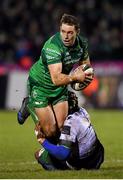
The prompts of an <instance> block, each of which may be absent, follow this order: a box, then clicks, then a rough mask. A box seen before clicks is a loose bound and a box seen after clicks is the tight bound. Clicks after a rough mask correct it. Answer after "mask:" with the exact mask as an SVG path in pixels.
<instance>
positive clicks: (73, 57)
mask: <svg viewBox="0 0 123 180" xmlns="http://www.w3.org/2000/svg"><path fill="white" fill-rule="evenodd" d="M87 57H88V44H87V40H86V39H85V38H83V37H80V36H77V38H76V42H75V44H74V46H72V47H66V46H65V45H64V44H63V42H62V40H61V36H60V33H59V32H58V33H56V34H55V35H54V36H52V37H51V38H49V39H48V40H47V41H46V42H45V44H44V46H43V48H42V51H41V56H40V58H39V60H38V61H37V62H36V63H35V64H34V65H33V66H32V68H31V69H30V72H29V77H30V79H32V80H33V81H35V82H36V83H37V84H38V86H40V87H41V89H42V88H43V89H45V92H46V90H49V92H50V90H51V93H52V91H54V92H56V93H57V92H60V91H62V90H63V89H64V88H65V87H66V86H59V87H58V86H55V85H54V84H53V82H52V80H51V76H50V73H49V70H48V65H49V64H55V63H62V72H63V73H64V74H69V72H70V71H71V69H72V67H73V65H74V64H75V63H78V62H79V61H80V60H85V59H87Z"/></svg>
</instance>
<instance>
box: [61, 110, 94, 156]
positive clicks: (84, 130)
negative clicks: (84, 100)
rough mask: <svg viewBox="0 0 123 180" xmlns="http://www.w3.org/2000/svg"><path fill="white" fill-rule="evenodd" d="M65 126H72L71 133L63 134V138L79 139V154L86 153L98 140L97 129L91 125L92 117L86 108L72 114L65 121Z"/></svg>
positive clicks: (68, 139) (72, 140) (69, 139)
mask: <svg viewBox="0 0 123 180" xmlns="http://www.w3.org/2000/svg"><path fill="white" fill-rule="evenodd" d="M64 126H69V127H70V134H69V135H68V134H63V133H62V134H61V136H60V139H61V140H67V141H71V142H75V141H76V138H77V141H78V147H79V155H80V157H82V156H83V155H84V154H86V153H87V152H88V151H89V149H90V148H91V146H92V145H93V144H94V142H95V140H96V134H95V131H94V129H93V127H92V125H91V121H90V117H89V114H88V113H87V111H86V110H85V109H84V108H80V110H79V111H78V112H75V113H74V114H71V115H69V116H68V117H67V119H66V120H65V122H64Z"/></svg>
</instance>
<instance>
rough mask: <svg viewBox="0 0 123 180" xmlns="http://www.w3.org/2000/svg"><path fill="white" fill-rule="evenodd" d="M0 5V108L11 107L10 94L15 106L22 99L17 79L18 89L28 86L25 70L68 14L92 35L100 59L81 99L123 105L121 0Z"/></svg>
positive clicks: (94, 58)
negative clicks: (65, 14)
mask: <svg viewBox="0 0 123 180" xmlns="http://www.w3.org/2000/svg"><path fill="white" fill-rule="evenodd" d="M0 5H1V10H0V86H1V87H2V88H0V94H1V101H0V108H8V107H9V105H7V104H9V99H11V101H10V104H11V103H12V105H10V106H11V107H13V103H16V104H17V103H18V105H19V103H20V101H21V100H18V101H17V98H16V100H14V101H13V99H14V97H15V91H14V90H13V88H14V86H15V87H16V84H18V82H19V84H18V85H19V86H20V89H19V88H18V89H19V92H21V93H22V92H23V89H24V88H26V85H23V82H24V80H23V76H24V73H25V70H29V68H30V67H31V66H32V64H33V63H34V62H36V61H37V60H38V58H39V56H40V53H41V48H42V46H43V44H44V42H45V41H46V40H47V39H48V38H49V37H50V36H52V35H53V34H54V33H56V32H57V31H59V21H60V18H61V16H62V15H63V14H64V13H68V14H72V15H75V16H76V17H77V18H78V20H79V22H80V27H81V35H82V36H85V37H86V38H87V39H88V43H89V54H90V59H91V62H92V64H93V63H95V64H93V65H94V70H95V78H94V80H93V81H92V83H91V84H90V86H89V87H87V89H85V90H84V91H83V92H78V93H79V94H78V96H79V97H80V98H81V101H80V102H81V103H82V105H83V104H84V105H85V106H88V107H96V108H97V107H99V108H107V107H110V108H114V107H118V108H119V107H120V108H122V107H123V93H122V92H123V80H122V76H123V1H122V0H118V1H116V0H31V1H30V0H20V1H17V0H1V1H0ZM105 62H106V64H105ZM103 63H104V64H103ZM18 69H19V70H21V71H22V72H21V74H19V73H20V72H18ZM13 70H16V71H17V72H14V71H13ZM23 71H24V72H23ZM26 72H28V71H26ZM26 76H27V74H26V75H25V78H26ZM21 79H22V82H20V80H21ZM13 83H15V85H13ZM9 91H10V92H9ZM12 93H13V95H12ZM23 96H24V95H18V96H17V97H18V98H23ZM16 101H17V102H16Z"/></svg>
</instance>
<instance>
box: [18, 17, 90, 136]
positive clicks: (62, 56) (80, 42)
mask: <svg viewBox="0 0 123 180" xmlns="http://www.w3.org/2000/svg"><path fill="white" fill-rule="evenodd" d="M79 32H80V26H79V23H78V20H77V19H76V17H74V16H72V15H68V14H64V15H63V16H62V18H61V21H60V32H58V33H56V34H55V35H53V36H52V37H50V38H49V39H48V40H47V41H46V42H45V44H44V46H43V48H42V51H41V56H40V58H39V61H37V62H36V63H35V64H34V65H33V66H32V68H31V69H30V72H29V78H28V93H29V99H28V98H26V99H24V101H23V104H22V107H21V109H20V111H19V112H18V122H19V123H20V124H23V123H24V121H25V119H26V118H27V117H28V115H29V113H28V111H27V107H26V104H27V103H28V110H29V112H30V113H31V116H32V118H33V120H34V121H35V123H37V122H38V121H39V122H40V126H41V127H42V131H43V132H44V133H45V135H46V136H47V137H51V136H53V135H55V134H56V132H57V129H61V128H62V126H63V123H64V120H65V118H66V116H67V115H68V102H67V99H68V92H67V85H68V84H70V83H72V82H73V81H78V82H83V80H84V79H85V73H84V72H83V71H82V68H78V70H77V71H76V72H74V73H73V74H71V75H69V72H70V71H71V69H72V67H73V65H74V64H76V63H79V64H82V63H87V64H90V60H89V55H88V44H87V40H86V39H85V38H84V37H81V36H80V35H79ZM28 100H29V101H28Z"/></svg>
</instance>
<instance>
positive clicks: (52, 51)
mask: <svg viewBox="0 0 123 180" xmlns="http://www.w3.org/2000/svg"><path fill="white" fill-rule="evenodd" d="M46 50H47V51H48V52H51V53H56V54H58V55H61V53H60V52H58V51H56V50H55V49H50V48H46Z"/></svg>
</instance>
